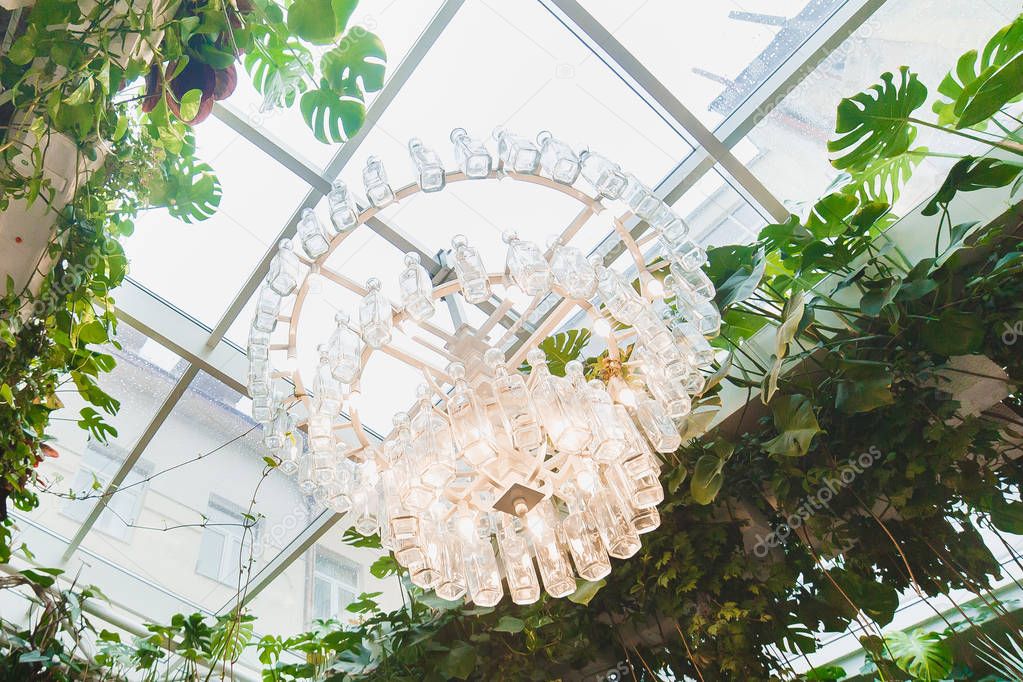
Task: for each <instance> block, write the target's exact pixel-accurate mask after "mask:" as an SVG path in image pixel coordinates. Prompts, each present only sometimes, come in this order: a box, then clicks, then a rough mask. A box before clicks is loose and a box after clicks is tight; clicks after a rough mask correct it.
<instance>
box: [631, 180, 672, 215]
mask: <svg viewBox="0 0 1023 682" xmlns="http://www.w3.org/2000/svg"><path fill="white" fill-rule="evenodd" d="M625 180H626V184H625V191H623V192H622V199H623V200H624V201H625V203H626V204H628V205H629V208H630V209H631V210H632V212H633V213H635V214H636V217H637V218H639V219H641V220H647V221H649V220H651V219H652V218H653V217H654V215H656V214H657V211H658V210H660V208H661V206H662V205H663V204H664V202H662V201H661V200H660V199H658V198H657V197H656V196H654V193H653V192H652V191H651V190H650V188H649V187H647V186H646V185H644V184H643V183H642V182H640V181H639V178H637V177H636V176H635V175H633V174H632V173H626V174H625Z"/></svg>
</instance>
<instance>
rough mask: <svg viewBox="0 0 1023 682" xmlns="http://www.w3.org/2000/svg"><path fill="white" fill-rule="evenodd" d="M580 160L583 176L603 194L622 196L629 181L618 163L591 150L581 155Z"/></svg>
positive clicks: (604, 195)
mask: <svg viewBox="0 0 1023 682" xmlns="http://www.w3.org/2000/svg"><path fill="white" fill-rule="evenodd" d="M579 161H580V163H581V171H582V176H583V177H584V178H585V179H586V181H587V182H588V183H590V185H592V186H593V189H595V190H597V192H598V193H599V194H600V195H601V196H603V197H606V198H607V199H618V198H619V197H621V196H622V192H624V191H625V185H626V184H627V182H628V181H627V180H626V179H625V174H624V173H622V169H621V167H620V166H619V165H618V164H617V163H615V162H614V161H611V160H610V159H608V158H607V157H605V156H601V155H600V154H596V153H594V152H591V151H589V150H586V151H583V152H582V153H581V154H580V155H579Z"/></svg>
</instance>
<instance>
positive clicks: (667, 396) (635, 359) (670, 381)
mask: <svg viewBox="0 0 1023 682" xmlns="http://www.w3.org/2000/svg"><path fill="white" fill-rule="evenodd" d="M629 360H630V364H634V365H635V366H636V367H638V369H639V371H640V373H641V374H642V376H643V382H644V383H645V384H646V387H647V390H649V391H650V393H651V394H653V396H654V398H655V399H656V400H657V401H658V402H659V403H660V404H661V406H662V407H663V408H664V411H665V412H666V413H667V414H668V416H669V417H671V418H672V419H681V418H682V417H685V416H686V415H688V414H689V412H690V411H691V410H692V398H691V397H690V396H689V393H688V391H687V390H686V377H687V376H688V372H685V373H683V374H681V375H679V374H674V373H669V370H668V368H667V367H666V366H665V365H664V364H663V363H662V362H661V361H660V359H659V358H658V357H657V356H656V355H655V354H653V353H651V352H650V351H649V350H647V349H646V348H645V347H644V346H642V345H641V344H638V343H637V344H636V345H635V346H634V347H633V351H632V356H631V357H630V358H629Z"/></svg>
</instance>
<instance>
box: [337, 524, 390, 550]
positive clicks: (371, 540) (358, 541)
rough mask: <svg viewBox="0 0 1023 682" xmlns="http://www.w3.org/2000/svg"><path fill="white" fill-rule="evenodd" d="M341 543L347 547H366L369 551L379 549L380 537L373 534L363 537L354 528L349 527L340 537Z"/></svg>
mask: <svg viewBox="0 0 1023 682" xmlns="http://www.w3.org/2000/svg"><path fill="white" fill-rule="evenodd" d="M341 541H342V542H343V543H345V544H346V545H348V546H349V547H368V548H369V549H381V548H382V546H381V544H380V536H379V535H377V534H376V533H374V534H373V535H363V534H362V533H360V532H359V531H357V530H355V528H354V527H350V528H348V529H347V530H345V532H344V534H343V535H342V536H341Z"/></svg>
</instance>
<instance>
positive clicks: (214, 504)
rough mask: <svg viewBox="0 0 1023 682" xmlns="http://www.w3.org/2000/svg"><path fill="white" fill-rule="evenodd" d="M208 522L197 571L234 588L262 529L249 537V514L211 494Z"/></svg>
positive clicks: (203, 536)
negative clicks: (246, 529)
mask: <svg viewBox="0 0 1023 682" xmlns="http://www.w3.org/2000/svg"><path fill="white" fill-rule="evenodd" d="M206 519H207V525H206V527H205V528H203V533H202V541H201V542H200V543H199V560H198V561H197V562H196V566H195V572H196V573H198V574H199V575H204V576H206V577H207V578H212V579H213V580H216V581H217V582H221V583H224V584H225V585H234V584H235V583H236V582H237V580H238V571H240V570H241V565H242V563H243V562H244V561H246V560H247V556H246V554H247V552H248V548H249V547H250V545H251V543H252V541H253V540H255V539H256V538H255V537H254V536H255V534H256V533H257V532H258V530H259V526H258V525H257V526H255V527H254V528H253V529H252V531H253V532H252V533H250V534H249V535H248V536H247V537H246V536H245V528H244V525H245V521H246V519H245V511H244V510H243V509H242V508H241V507H239V506H237V505H235V504H233V503H231V502H228V501H227V500H225V499H223V498H222V497H218V496H217V495H210V502H209V507H208V511H207V513H206ZM243 538H244V543H243ZM243 544H244V549H243ZM243 552H244V553H243Z"/></svg>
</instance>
